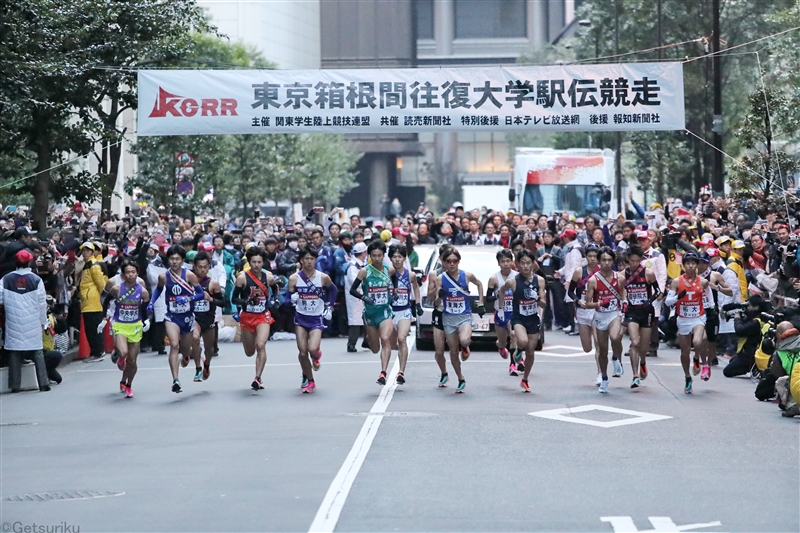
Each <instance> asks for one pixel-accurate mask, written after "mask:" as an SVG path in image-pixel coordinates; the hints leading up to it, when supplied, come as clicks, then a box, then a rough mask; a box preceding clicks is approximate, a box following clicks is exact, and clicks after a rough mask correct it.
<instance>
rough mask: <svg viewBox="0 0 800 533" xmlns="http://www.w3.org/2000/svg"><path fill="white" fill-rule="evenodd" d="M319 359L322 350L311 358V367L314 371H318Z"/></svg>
mask: <svg viewBox="0 0 800 533" xmlns="http://www.w3.org/2000/svg"><path fill="white" fill-rule="evenodd" d="M320 359H322V350H319V351H317V355H312V356H311V365H312V366H313V367H314V370H319V360H320ZM312 383H313V382H312Z"/></svg>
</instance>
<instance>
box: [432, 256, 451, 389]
mask: <svg viewBox="0 0 800 533" xmlns="http://www.w3.org/2000/svg"><path fill="white" fill-rule="evenodd" d="M451 248H453V245H452V244H447V243H445V244H443V245H441V246H440V247H439V266H438V267H437V268H436V270H435V271H433V272H431V273H430V274H428V300H430V301H432V302H434V307H433V312H432V313H431V324H432V325H433V349H434V359H435V360H436V364H437V365H439V387H447V382H448V381H449V379H450V378H449V376H448V375H447V362H446V360H445V358H444V350H445V347H446V346H447V336H446V335H445V333H444V324H442V315H443V312H442V309H443V307H442V299H441V298H439V294H438V291H437V290H436V280H437V278H439V277H440V276H441V275H442V272H444V261H442V257H443V256H444V254H445V252H446V251H448V250H450V249H451Z"/></svg>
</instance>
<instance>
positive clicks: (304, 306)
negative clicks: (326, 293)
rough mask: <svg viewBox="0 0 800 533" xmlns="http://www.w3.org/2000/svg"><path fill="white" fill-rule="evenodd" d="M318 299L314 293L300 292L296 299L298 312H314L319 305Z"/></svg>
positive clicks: (307, 313)
mask: <svg viewBox="0 0 800 533" xmlns="http://www.w3.org/2000/svg"><path fill="white" fill-rule="evenodd" d="M320 303H321V301H320V299H319V297H318V296H317V295H316V294H309V293H305V294H301V295H300V299H299V300H298V301H297V306H298V307H299V308H300V312H301V313H302V314H304V315H311V314H315V311H317V310H318V308H319V307H320Z"/></svg>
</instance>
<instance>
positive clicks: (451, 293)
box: [433, 247, 486, 393]
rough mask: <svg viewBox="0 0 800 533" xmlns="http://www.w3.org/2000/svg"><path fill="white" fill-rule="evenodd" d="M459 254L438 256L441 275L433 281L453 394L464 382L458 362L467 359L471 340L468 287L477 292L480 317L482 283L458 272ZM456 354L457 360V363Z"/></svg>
mask: <svg viewBox="0 0 800 533" xmlns="http://www.w3.org/2000/svg"><path fill="white" fill-rule="evenodd" d="M460 262H461V254H460V253H459V252H458V250H457V249H456V248H455V247H453V248H449V249H447V250H445V252H444V253H443V254H442V264H443V265H444V271H443V272H442V275H441V276H437V278H436V279H435V280H434V281H433V283H434V285H435V287H434V288H433V290H434V291H435V294H437V295H438V296H439V298H441V299H442V304H443V305H444V311H443V313H442V325H443V327H444V333H445V335H446V339H447V345H448V347H449V348H450V363H451V364H452V365H453V370H455V372H456V376H458V387H457V388H456V393H463V392H464V388H465V387H466V380H465V379H464V375H463V374H462V373H461V361H466V360H467V359H468V358H469V354H470V351H469V345H470V341H471V339H472V307H471V304H470V294H469V283H472V284H473V285H475V286H476V287H477V288H478V306H477V308H476V309H475V311H476V312H477V313H478V316H480V317H483V315H484V314H486V310H485V309H484V307H483V283H481V281H480V280H479V279H478V278H477V277H476V276H475V274H473V273H471V272H464V271H463V270H460V269H459V268H458V264H459V263H460ZM459 352H460V353H461V360H460V361H459Z"/></svg>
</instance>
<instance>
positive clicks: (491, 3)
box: [454, 0, 527, 39]
mask: <svg viewBox="0 0 800 533" xmlns="http://www.w3.org/2000/svg"><path fill="white" fill-rule="evenodd" d="M454 3H455V30H456V31H455V33H456V35H455V37H456V39H502V38H509V37H523V38H524V37H526V36H527V31H526V26H527V2H526V0H454Z"/></svg>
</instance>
